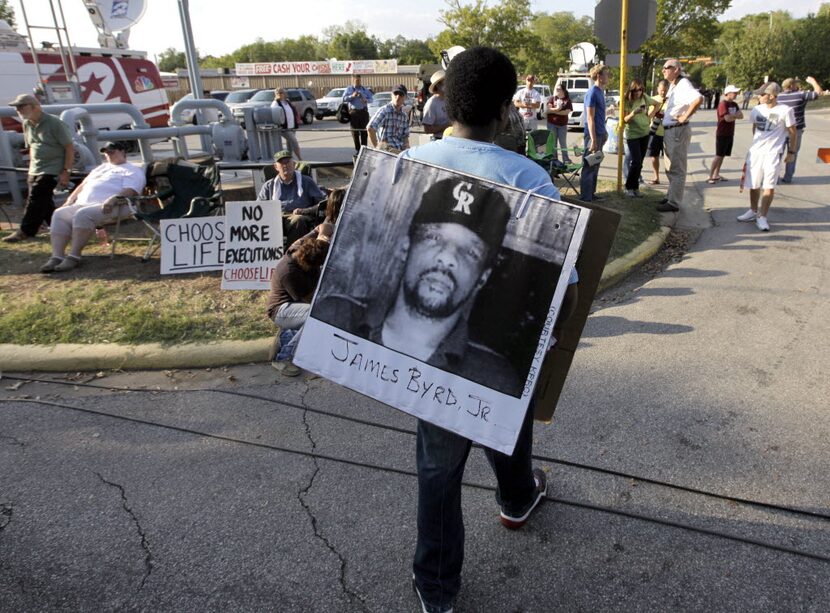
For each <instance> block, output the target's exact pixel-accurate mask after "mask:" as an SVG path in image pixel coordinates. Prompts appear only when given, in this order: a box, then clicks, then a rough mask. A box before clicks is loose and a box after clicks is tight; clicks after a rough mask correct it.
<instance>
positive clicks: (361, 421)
mask: <svg viewBox="0 0 830 613" xmlns="http://www.w3.org/2000/svg"><path fill="white" fill-rule="evenodd" d="M5 378H6V379H11V380H13V381H31V382H37V383H52V384H55V385H71V386H77V387H88V388H92V389H100V390H107V391H116V392H150V393H162V392H163V393H187V392H189V393H195V392H212V393H218V394H228V395H231V396H240V397H242V398H251V399H254V400H262V401H264V402H270V403H272V404H277V405H280V406H286V407H289V408H292V409H297V410H299V411H308V412H310V413H314V414H316V415H323V416H326V417H332V418H334V419H342V420H344V421H348V422H352V423H356V424H360V425H363V426H370V427H373V428H380V429H382V430H388V431H390V432H398V433H400V434H407V435H410V436H415V435H416V432H415V431H414V430H410V429H407V428H399V427H397V426H389V425H385V424H378V423H377V422H373V421H369V420H366V419H360V418H359V417H351V416H348V415H338V414H337V413H331V412H329V411H323V410H322V409H315V408H313V407H308V406H305V405H300V404H296V403H293V402H288V401H286V400H275V399H273V398H268V397H266V396H259V395H257V394H251V393H247V392H239V391H234V390H223V389H216V388H192V389H188V390H170V389H165V390H162V389H156V390H154V389H144V388H130V387H112V386H104V385H91V384H89V383H73V382H71V381H57V380H52V379H37V378H31V377H30V378H24V377H9V376H7V377H5ZM473 446H474V447H477V448H482V447H481V445H478V444H476V443H473ZM533 459H534V460H537V461H539V462H547V463H549V464H559V465H562V466H569V467H571V468H578V469H582V470H589V471H592V472H596V473H600V474H603V475H609V476H612V477H622V478H624V479H633V480H635V481H639V482H640V483H647V484H649V485H656V486H660V487H666V488H669V489H674V490H678V491H681V492H686V493H689V494H698V495H700V496H707V497H709V498H715V499H718V500H723V501H726V502H734V503H738V504H743V505H747V506H752V507H756V508H760V509H767V510H771V511H780V512H784V513H791V514H793V515H802V516H806V517H811V518H815V519H821V520H824V521H830V515H828V514H826V513H820V512H818V511H810V510H807V509H799V508H795V507H787V506H783V505H778V504H773V503H771V502H760V501H757V500H750V499H748V498H741V497H739V496H730V495H727V494H718V493H715V492H710V491H708V490H703V489H699V488H695V487H690V486H686V485H677V484H674V483H669V482H667V481H660V480H658V479H652V478H649V477H641V476H639V475H634V474H631V473H625V472H621V471H618V470H613V469H610V468H601V467H598V466H591V465H589V464H581V463H579V462H572V461H570V460H562V459H559V458H554V457H551V456H544V455H539V454H534V455H533Z"/></svg>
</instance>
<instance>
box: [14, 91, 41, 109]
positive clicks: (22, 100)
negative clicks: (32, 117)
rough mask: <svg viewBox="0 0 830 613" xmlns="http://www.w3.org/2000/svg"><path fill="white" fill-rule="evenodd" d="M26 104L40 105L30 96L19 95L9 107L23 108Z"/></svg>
mask: <svg viewBox="0 0 830 613" xmlns="http://www.w3.org/2000/svg"><path fill="white" fill-rule="evenodd" d="M27 104H40V101H39V100H38V99H37V98H35V97H34V96H33V95H32V94H19V95H18V96H17V97H16V98H15V99H14V100H12V101H11V102H9V106H25V105H27Z"/></svg>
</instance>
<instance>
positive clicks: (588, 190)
mask: <svg viewBox="0 0 830 613" xmlns="http://www.w3.org/2000/svg"><path fill="white" fill-rule="evenodd" d="M597 138H598V139H599V149H602V145H604V144H605V139H606V138H608V137H607V136H600V135H597ZM590 146H591V137H590V136H589V135H588V134H586V135H585V152H584V154H583V156H582V172H581V173H580V175H579V199H580V200H582V201H584V202H591V201H592V200H593V199H594V194H595V193H596V191H597V179H599V166H600V165H599V164H596V165H594V166H589V165H588V162H586V161H585V157H587V155H588V153H589V152H588V147H590Z"/></svg>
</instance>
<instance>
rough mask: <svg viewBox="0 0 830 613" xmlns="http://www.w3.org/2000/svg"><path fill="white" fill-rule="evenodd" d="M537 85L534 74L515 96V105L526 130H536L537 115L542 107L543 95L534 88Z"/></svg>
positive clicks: (528, 76)
mask: <svg viewBox="0 0 830 613" xmlns="http://www.w3.org/2000/svg"><path fill="white" fill-rule="evenodd" d="M535 84H536V77H535V76H534V75H532V74H529V75H527V77H526V78H525V87H524V89H520V90H519V91H517V92H516V94H515V95H514V96H513V105H514V106H515V107H516V108H517V109H519V114H520V115H521V116H522V121H524V124H525V130H526V131H528V132H529V131H530V130H534V129H536V113H537V112H539V108H540V107H541V106H542V95H541V94H540V93H539V92H538V91H536V88H535V87H533V86H534V85H535Z"/></svg>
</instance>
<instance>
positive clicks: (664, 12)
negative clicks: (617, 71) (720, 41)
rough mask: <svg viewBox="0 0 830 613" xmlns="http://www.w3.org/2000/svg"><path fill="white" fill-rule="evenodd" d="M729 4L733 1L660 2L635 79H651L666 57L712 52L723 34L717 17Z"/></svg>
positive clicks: (643, 47) (672, 0)
mask: <svg viewBox="0 0 830 613" xmlns="http://www.w3.org/2000/svg"><path fill="white" fill-rule="evenodd" d="M730 4H731V0H657V25H656V28H655V31H654V34H652V35H651V37H649V39H648V40H647V41H646V42H645V43H643V46H642V47H641V48H640V51H641V52H642V54H643V64H642V66H640V67H639V68H638V69H635V74H636V76H639V77H640V78H641V79H645V78H650V77H651V71H652V67H653V66H654V65H655V63H656V62H659V61H661V60H663V59H664V58H667V57H677V56H684V55H700V54H704V53H708V52H711V51H712V43H713V41H714V40H715V39H716V38H717V36H718V34H719V32H720V29H719V27H718V17H719V16H720V15H721V14H723V12H724V11H725V10H726V9H728V8H729V5H730Z"/></svg>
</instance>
